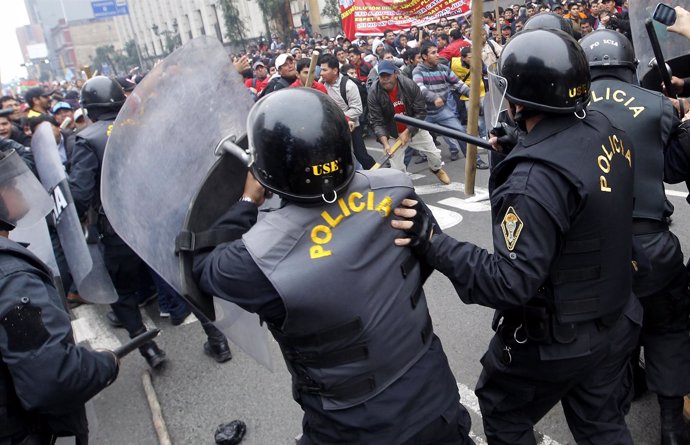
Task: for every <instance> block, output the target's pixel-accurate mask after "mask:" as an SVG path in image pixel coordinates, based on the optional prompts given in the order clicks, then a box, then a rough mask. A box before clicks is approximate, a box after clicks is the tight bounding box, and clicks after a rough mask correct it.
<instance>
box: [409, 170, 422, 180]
mask: <svg viewBox="0 0 690 445" xmlns="http://www.w3.org/2000/svg"><path fill="white" fill-rule="evenodd" d="M407 176H409V177H410V179H411V180H413V181H416V180H417V179H422V178H426V175H422V174H419V173H409V172H408V174H407Z"/></svg>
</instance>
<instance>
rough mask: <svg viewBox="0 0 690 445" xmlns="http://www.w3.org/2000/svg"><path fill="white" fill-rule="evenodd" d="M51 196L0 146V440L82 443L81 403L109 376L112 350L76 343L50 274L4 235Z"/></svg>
mask: <svg viewBox="0 0 690 445" xmlns="http://www.w3.org/2000/svg"><path fill="white" fill-rule="evenodd" d="M51 208H52V202H51V200H50V198H49V196H48V194H47V193H46V192H45V190H44V189H43V187H42V186H41V184H40V183H39V182H38V180H37V179H36V178H35V177H34V176H33V175H32V174H31V172H30V171H29V169H28V168H27V166H26V165H25V164H24V162H23V161H22V160H21V159H20V158H19V156H18V155H17V153H16V152H14V151H13V150H11V151H7V152H4V151H3V152H0V289H2V290H1V291H0V358H1V360H0V443H2V444H9V445H11V444H37V445H48V444H52V443H54V440H55V437H59V436H76V439H77V442H76V443H77V444H78V445H86V444H87V443H88V425H87V422H86V413H85V410H84V403H86V402H87V401H88V400H89V399H90V398H91V397H93V396H94V395H96V394H97V393H98V392H99V391H101V390H102V389H103V388H105V387H106V386H108V385H109V384H110V383H111V382H112V381H113V380H115V378H116V376H117V371H118V359H117V357H116V356H115V354H113V353H112V352H111V351H90V350H88V349H86V348H84V347H81V346H75V344H74V339H73V336H72V326H71V324H70V317H69V314H67V312H65V309H64V306H63V305H62V302H61V299H60V296H59V295H58V291H57V290H56V288H55V286H54V284H53V281H52V272H51V270H50V269H49V268H48V266H46V265H45V264H44V263H43V262H42V261H41V260H39V259H38V258H37V257H35V256H34V255H33V254H32V253H31V252H29V250H27V249H26V248H24V247H22V246H21V245H19V244H17V243H15V242H14V241H11V240H9V239H8V238H7V237H8V232H9V231H11V230H13V229H14V228H15V227H31V226H32V225H33V224H35V223H36V222H37V221H40V219H41V218H44V217H45V216H46V215H47V214H48V213H49V212H50V210H51Z"/></svg>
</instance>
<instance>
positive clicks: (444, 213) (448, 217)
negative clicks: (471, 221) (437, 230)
mask: <svg viewBox="0 0 690 445" xmlns="http://www.w3.org/2000/svg"><path fill="white" fill-rule="evenodd" d="M427 207H429V210H431V213H433V214H434V218H436V221H437V222H438V225H439V226H441V229H442V230H445V229H448V228H450V227H453V226H457V225H458V224H460V223H461V222H462V215H461V214H459V213H457V212H452V211H450V210H446V209H442V208H441V207H436V206H432V205H428V204H427Z"/></svg>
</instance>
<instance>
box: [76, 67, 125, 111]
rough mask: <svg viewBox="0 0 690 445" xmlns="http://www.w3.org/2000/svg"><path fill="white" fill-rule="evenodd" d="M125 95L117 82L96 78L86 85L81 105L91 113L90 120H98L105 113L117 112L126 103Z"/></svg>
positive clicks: (80, 101) (105, 78)
mask: <svg viewBox="0 0 690 445" xmlns="http://www.w3.org/2000/svg"><path fill="white" fill-rule="evenodd" d="M126 99H127V97H125V93H124V91H123V90H122V87H121V86H120V84H119V83H117V81H116V80H114V79H111V78H109V77H106V76H94V77H92V78H91V79H89V80H87V81H86V83H84V86H83V87H82V89H81V96H80V97H79V103H81V106H82V107H84V108H86V109H87V110H88V112H89V117H90V118H94V117H96V118H97V115H98V114H102V113H104V112H113V111H114V112H117V111H119V110H120V108H122V105H123V104H124V103H125V100H126Z"/></svg>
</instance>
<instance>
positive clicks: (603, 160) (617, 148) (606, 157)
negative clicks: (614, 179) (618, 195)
mask: <svg viewBox="0 0 690 445" xmlns="http://www.w3.org/2000/svg"><path fill="white" fill-rule="evenodd" d="M608 141H609V147H608V150H607V147H606V145H604V144H601V151H603V152H604V154H603V155H599V156H598V157H597V165H598V166H599V170H601V172H602V173H603V174H602V175H601V176H599V189H600V190H601V191H602V192H607V193H610V192H611V187H610V186H609V183H608V180H607V179H606V176H605V175H607V174H608V173H609V172H610V171H611V160H612V159H613V156H614V155H615V154H616V153H618V154H620V155H621V156H623V157H624V158H625V159H626V160H627V161H628V166H629V167H630V168H632V153H631V152H630V150H629V149H626V148H625V147H624V146H623V141H622V140H620V139H618V136H616V135H615V134H612V135H610V136H609V139H608Z"/></svg>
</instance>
